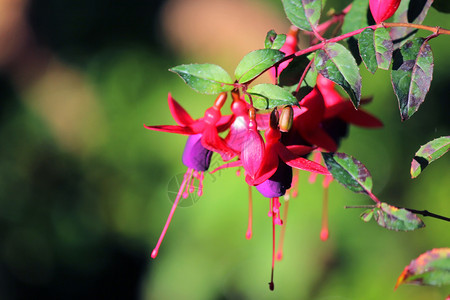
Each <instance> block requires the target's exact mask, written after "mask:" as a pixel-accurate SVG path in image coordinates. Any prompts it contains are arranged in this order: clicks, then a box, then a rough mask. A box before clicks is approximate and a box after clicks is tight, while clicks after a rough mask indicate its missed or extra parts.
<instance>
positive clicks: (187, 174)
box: [151, 168, 192, 258]
mask: <svg viewBox="0 0 450 300" xmlns="http://www.w3.org/2000/svg"><path fill="white" fill-rule="evenodd" d="M191 175H192V169H189V168H188V169H187V171H186V173H185V174H184V179H183V182H182V183H181V186H180V189H179V190H178V194H177V197H176V198H175V201H174V202H173V205H172V209H171V210H170V213H169V217H168V218H167V221H166V224H165V225H164V228H163V230H162V232H161V235H160V236H159V239H158V242H157V243H156V247H155V249H153V251H152V254H151V257H152V258H156V256H157V255H158V251H159V247H160V246H161V243H162V241H163V239H164V236H165V235H166V232H167V229H168V228H169V224H170V221H172V217H173V214H174V213H175V209H176V208H177V205H178V202H179V201H180V197H181V194H182V191H183V190H184V187H185V186H186V183H187V182H188V181H189V178H191Z"/></svg>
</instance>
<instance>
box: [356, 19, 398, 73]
mask: <svg viewBox="0 0 450 300" xmlns="http://www.w3.org/2000/svg"><path fill="white" fill-rule="evenodd" d="M358 44H359V52H360V53H361V57H362V59H363V61H364V64H365V66H366V68H367V70H369V71H370V72H371V73H372V74H373V73H375V71H376V70H377V69H378V68H380V69H384V70H387V69H389V66H390V64H391V59H392V52H393V48H394V46H393V44H392V41H391V37H390V36H389V31H388V30H387V29H386V28H378V29H377V30H372V29H370V28H367V29H365V30H364V31H363V32H362V33H361V36H360V38H359V43H358Z"/></svg>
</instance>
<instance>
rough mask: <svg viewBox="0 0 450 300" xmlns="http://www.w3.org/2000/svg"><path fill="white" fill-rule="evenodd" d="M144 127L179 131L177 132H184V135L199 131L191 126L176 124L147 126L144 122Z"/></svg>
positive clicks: (164, 130) (173, 131) (172, 131)
mask: <svg viewBox="0 0 450 300" xmlns="http://www.w3.org/2000/svg"><path fill="white" fill-rule="evenodd" d="M144 127H145V128H147V129H149V130H155V131H163V132H169V133H177V134H184V135H191V134H196V133H197V132H195V131H194V130H193V129H192V128H191V127H189V126H176V125H157V126H147V125H145V124H144Z"/></svg>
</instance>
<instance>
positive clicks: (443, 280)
mask: <svg viewBox="0 0 450 300" xmlns="http://www.w3.org/2000/svg"><path fill="white" fill-rule="evenodd" d="M403 283H407V284H418V285H434V286H441V285H445V284H450V248H437V249H433V250H430V251H427V252H425V253H423V254H421V255H419V257H417V258H416V259H414V260H412V261H411V263H410V264H409V265H407V266H406V267H405V269H404V270H403V272H402V274H401V275H400V276H399V277H398V279H397V284H396V285H395V288H397V287H398V286H399V285H400V284H403Z"/></svg>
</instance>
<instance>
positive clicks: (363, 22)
mask: <svg viewBox="0 0 450 300" xmlns="http://www.w3.org/2000/svg"><path fill="white" fill-rule="evenodd" d="M368 9H369V1H367V0H355V1H353V3H352V8H351V9H350V11H349V12H348V14H347V15H346V16H345V19H344V24H343V25H342V33H348V32H351V31H355V30H358V29H360V28H363V27H366V26H368V25H369V23H368V21H367V10H368Z"/></svg>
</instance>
